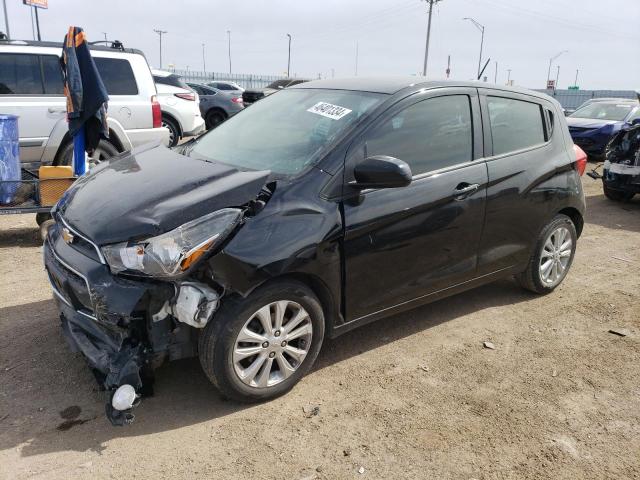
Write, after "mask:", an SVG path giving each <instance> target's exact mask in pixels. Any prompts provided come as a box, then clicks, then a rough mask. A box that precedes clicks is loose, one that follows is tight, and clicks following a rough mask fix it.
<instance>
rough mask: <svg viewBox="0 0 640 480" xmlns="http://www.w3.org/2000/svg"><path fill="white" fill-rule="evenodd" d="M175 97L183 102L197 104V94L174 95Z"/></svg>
mask: <svg viewBox="0 0 640 480" xmlns="http://www.w3.org/2000/svg"><path fill="white" fill-rule="evenodd" d="M174 95H175V96H176V97H178V98H181V99H183V100H191V101H192V102H195V100H196V94H195V93H174Z"/></svg>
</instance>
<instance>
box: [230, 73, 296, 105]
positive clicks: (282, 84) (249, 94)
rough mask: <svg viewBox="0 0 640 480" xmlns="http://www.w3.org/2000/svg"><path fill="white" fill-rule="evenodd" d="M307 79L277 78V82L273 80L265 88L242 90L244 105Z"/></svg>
mask: <svg viewBox="0 0 640 480" xmlns="http://www.w3.org/2000/svg"><path fill="white" fill-rule="evenodd" d="M307 81H308V80H302V79H300V78H284V79H282V80H276V81H275V82H271V83H270V84H269V85H267V86H266V87H265V88H258V89H248V90H245V91H244V92H242V101H243V102H244V106H245V107H247V106H249V105H251V104H252V103H254V102H257V101H258V100H260V99H261V98H264V97H268V96H269V95H272V94H274V93H276V92H277V91H279V90H282V89H284V88H288V87H293V86H294V85H298V84H300V83H304V82H307Z"/></svg>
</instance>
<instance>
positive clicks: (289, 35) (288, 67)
mask: <svg viewBox="0 0 640 480" xmlns="http://www.w3.org/2000/svg"><path fill="white" fill-rule="evenodd" d="M287 37H289V58H288V59H287V77H289V71H290V70H291V34H290V33H287Z"/></svg>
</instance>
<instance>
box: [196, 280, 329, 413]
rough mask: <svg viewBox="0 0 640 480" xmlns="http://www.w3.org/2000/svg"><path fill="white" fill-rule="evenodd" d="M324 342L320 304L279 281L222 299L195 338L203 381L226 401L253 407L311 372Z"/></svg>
mask: <svg viewBox="0 0 640 480" xmlns="http://www.w3.org/2000/svg"><path fill="white" fill-rule="evenodd" d="M323 337H324V315H323V312H322V308H321V306H320V302H319V301H318V299H317V298H316V296H315V295H314V294H313V292H312V291H311V290H309V289H308V288H307V287H306V286H304V285H303V284H301V283H298V282H294V281H279V282H274V283H271V284H270V285H267V286H266V287H264V288H260V289H259V290H257V291H256V292H254V293H252V294H251V295H249V296H248V297H247V298H244V299H242V298H239V299H232V298H228V299H226V302H224V303H223V305H222V307H221V308H220V310H219V311H218V312H217V313H216V314H215V315H214V319H213V320H212V321H211V322H209V324H208V325H207V326H206V328H205V329H204V331H203V332H202V333H201V335H200V341H199V346H198V354H199V357H200V363H201V365H202V368H203V370H204V372H205V373H206V375H207V377H208V378H209V379H210V380H211V381H212V383H214V384H215V385H216V386H217V387H218V389H219V390H220V391H221V392H222V393H223V394H224V395H226V396H227V397H229V398H233V399H235V400H239V401H244V402H256V401H261V400H267V399H270V398H274V397H277V396H278V395H282V394H283V393H285V392H287V391H289V390H290V389H291V388H292V387H293V386H294V385H295V384H296V383H297V382H298V381H299V380H300V379H301V378H302V377H303V376H304V375H305V374H306V373H307V372H308V371H309V370H310V369H311V367H312V365H313V363H314V361H315V359H316V357H317V356H318V352H319V351H320V347H321V346H322V340H323Z"/></svg>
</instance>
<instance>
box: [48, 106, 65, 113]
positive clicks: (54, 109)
mask: <svg viewBox="0 0 640 480" xmlns="http://www.w3.org/2000/svg"><path fill="white" fill-rule="evenodd" d="M47 110H48V111H49V113H66V112H67V109H66V108H61V107H49V108H48V109H47Z"/></svg>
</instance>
